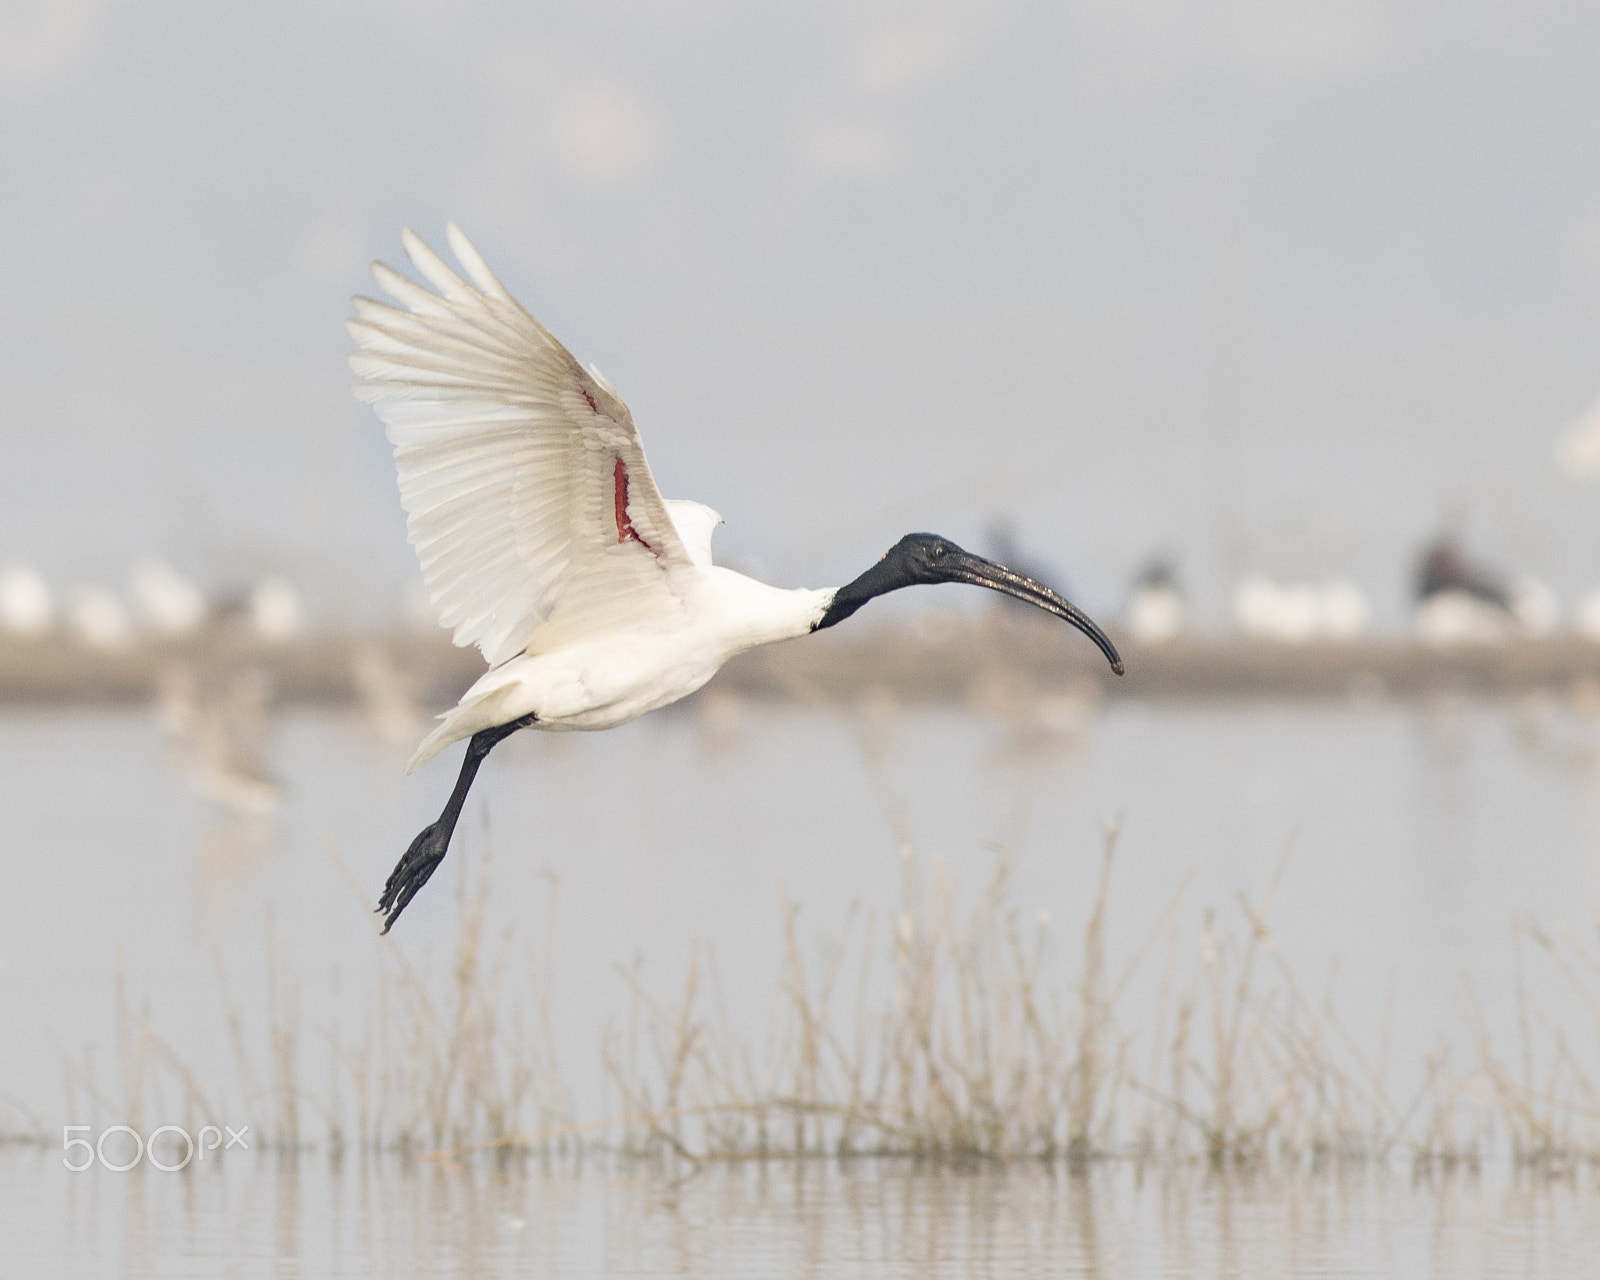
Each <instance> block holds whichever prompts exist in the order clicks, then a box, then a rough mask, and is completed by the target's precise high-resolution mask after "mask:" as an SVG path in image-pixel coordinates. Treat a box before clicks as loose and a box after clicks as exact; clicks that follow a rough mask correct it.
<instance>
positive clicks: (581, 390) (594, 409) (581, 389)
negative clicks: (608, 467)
mask: <svg viewBox="0 0 1600 1280" xmlns="http://www.w3.org/2000/svg"><path fill="white" fill-rule="evenodd" d="M578 394H579V395H580V396H582V397H583V398H584V400H585V401H587V402H588V405H589V412H590V413H599V412H600V409H599V407H598V406H597V405H596V404H595V402H594V397H593V396H592V395H590V394H589V388H588V387H586V386H584V385H583V384H582V383H579V384H578ZM617 463H618V465H619V466H620V465H621V463H622V459H621V458H618V459H617Z"/></svg>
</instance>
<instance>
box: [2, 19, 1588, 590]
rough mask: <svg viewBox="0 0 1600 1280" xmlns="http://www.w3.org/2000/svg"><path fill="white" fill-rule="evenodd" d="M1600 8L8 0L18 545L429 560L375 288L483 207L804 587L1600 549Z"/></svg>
mask: <svg viewBox="0 0 1600 1280" xmlns="http://www.w3.org/2000/svg"><path fill="white" fill-rule="evenodd" d="M1597 68H1600V6H1596V5H1595V4H1593V2H1592V0H1587V2H1584V3H1569V4H1540V3H1522V4H1517V5H1509V4H1507V5H1484V4H1474V3H1470V2H1467V3H1457V4H1451V5H1439V4H1412V3H1403V2H1402V3H1371V4H1368V3H1361V2H1360V0H1343V2H1341V3H1337V4H1325V5H1324V4H1307V3H1300V2H1298V0H1259V2H1256V0H1240V2H1236V3H1220V4H1219V3H1198V4H1197V3H1194V2H1193V0H1146V2H1143V3H1141V2H1140V0H1116V2H1114V3H1077V4H1073V3H1060V2H1057V3H1047V4H1022V3H1018V4H992V5H981V6H978V5H974V6H966V7H951V8H948V9H941V8H940V7H939V6H936V5H930V4H925V3H922V4H906V5H891V4H872V3H862V2H861V0H852V2H851V3H846V4H838V5H827V4H822V3H817V2H816V0H812V2H810V3H807V4H804V5H794V6H782V5H750V4H733V3H701V4H668V3H660V4H634V5H627V6H612V5H605V4H595V3H583V4H576V3H573V4H565V5H548V4H530V3H526V2H525V0H518V2H517V3H505V4H494V3H482V4H471V3H452V4H448V5H433V4H421V3H366V4H363V3H345V4H328V3H315V4H307V3H293V2H291V0H280V3H277V4H273V5H219V4H216V3H195V4H164V3H158V2H155V0H142V2H141V3H138V4H132V3H129V4H120V3H111V2H108V0H65V2H56V3H51V2H47V0H0V228H3V230H4V242H3V249H0V415H3V417H0V423H3V426H0V431H3V433H4V434H3V437H0V438H3V441H4V455H3V467H0V560H3V559H6V558H12V557H17V558H22V559H26V560H29V561H32V562H34V563H36V564H38V565H40V566H41V567H42V568H44V569H45V570H46V572H47V573H49V574H50V576H51V577H52V578H53V579H55V580H56V581H58V582H60V583H62V584H68V583H71V582H76V581H88V580H99V581H103V582H106V583H108V584H111V585H119V584H120V583H121V582H122V581H123V579H124V578H125V575H126V569H127V565H128V563H129V562H130V561H131V560H132V559H133V558H135V557H137V556H139V555H143V554H148V553H156V554H162V555H165V556H167V557H169V558H171V559H172V560H173V561H174V562H175V563H176V564H178V565H179V566H180V567H182V568H184V569H185V570H187V571H189V572H191V573H193V574H195V575H196V576H199V577H201V578H203V579H205V580H206V581H207V582H210V583H223V582H226V581H228V580H230V579H233V578H236V577H238V576H240V575H243V574H245V573H251V572H256V571H259V570H261V569H264V568H277V569H287V570H289V571H291V572H293V573H295V574H297V575H299V576H300V577H302V578H303V579H304V580H305V581H306V582H307V583H308V584H310V586H311V587H312V588H313V590H314V591H315V592H316V593H317V596H318V598H319V599H320V600H322V602H323V604H324V607H325V608H330V609H344V610H347V611H350V612H356V611H361V610H378V611H382V610H385V609H389V608H391V607H392V606H391V604H390V602H391V601H393V600H394V599H396V598H397V597H398V596H399V594H400V593H401V591H402V590H403V589H404V588H405V587H406V586H407V585H408V584H410V583H412V582H414V581H415V580H416V577H417V574H416V570H415V567H414V564H413V562H412V560H411V558H410V552H409V549H408V548H407V546H406V545H405V541H404V528H403V522H402V518H401V514H400V510H399V503H398V499H397V496H396V493H395V490H394V481H393V473H392V469H391V466H390V463H389V460H388V457H387V446H386V445H385V444H384V442H383V439H382V433H381V430H380V428H379V425H378V423H377V421H376V419H375V418H374V417H373V416H372V415H371V414H370V412H369V411H368V410H366V409H364V408H363V407H361V406H360V405H358V404H357V403H356V402H355V401H354V399H353V398H352V397H351V395H350V392H349V383H350V378H349V374H348V372H347V369H346V366H345V356H346V353H347V351H348V349H349V342H348V339H347V337H346V335H345V333H344V331H343V329H342V327H341V326H342V321H343V318H344V317H345V315H346V314H347V312H348V301H347V300H348V297H349V295H350V294H351V293H354V292H370V291H372V289H373V287H374V286H373V285H372V284H371V282H370V278H369V277H368V275H367V270H366V266H367V263H368V262H369V261H370V260H371V259H372V258H374V257H384V258H387V259H389V260H390V261H394V262H396V263H397V264H398V262H399V260H400V256H401V255H400V249H399V231H400V228H401V227H402V226H404V225H411V226H413V227H415V228H416V229H417V230H418V231H419V232H420V233H422V234H423V235H424V236H425V237H427V238H429V239H431V240H433V241H435V242H436V243H441V244H442V239H443V227H444V224H445V222H446V220H448V219H454V220H455V221H457V222H459V223H460V224H461V226H462V227H463V229H465V230H466V231H467V233H468V235H469V236H471V237H472V238H473V239H474V240H475V241H476V243H477V244H478V247H479V248H480V249H481V250H482V251H483V253H484V254H485V256H486V257H487V258H488V260H489V262H490V263H491V265H492V266H493V267H494V268H495V269H496V270H497V272H498V273H499V274H500V275H501V277H502V279H504V280H505V281H506V283H507V284H508V285H509V286H510V287H511V288H512V290H513V291H514V292H515V293H516V294H517V295H518V296H519V297H520V298H521V299H522V301H523V302H524V303H525V304H526V305H527V306H528V307H529V309H530V310H532V311H533V312H534V313H535V314H536V315H538V316H539V317H540V318H541V319H542V320H544V321H545V322H546V323H547V324H548V325H549V326H550V327H551V328H552V329H553V330H554V331H555V332H556V333H557V335H558V336H560V337H561V338H562V339H563V340H564V341H566V342H567V344H568V345H569V346H570V347H571V348H572V349H573V351H574V352H575V353H576V354H577V355H578V356H579V358H580V359H583V360H585V361H594V362H596V363H597V364H599V366H600V367H601V368H602V369H603V370H604V371H605V373H606V374H607V375H608V376H609V377H610V378H611V380H612V381H613V382H614V383H616V385H617V386H618V387H619V388H620V390H621V391H622V393H623V395H624V396H625V398H626V399H627V400H628V401H629V403H630V405H631V406H632V408H633V411H634V415H635V418H636V420H637V421H638V422H639V424H640V427H641V429H642V431H643V433H644V437H645V443H646V447H647V449H648V450H649V454H650V458H651V462H652V465H653V467H654V470H655V472H656V476H657V479H658V480H659V481H660V483H661V487H662V489H663V491H664V492H665V493H667V495H668V496H674V497H693V498H697V499H700V500H702V501H705V502H708V503H710V504H711V505H712V506H714V507H716V508H718V509H719V510H720V511H721V512H722V513H723V514H724V516H725V517H726V518H727V521H728V523H727V525H726V526H725V527H724V528H723V529H722V530H721V531H720V532H719V534H718V540H719V542H718V547H719V554H723V555H725V556H728V557H736V558H737V559H738V560H740V561H741V562H742V563H744V564H748V565H757V566H760V568H761V570H762V571H763V572H764V573H766V574H767V575H769V576H771V577H772V578H773V579H774V580H776V581H779V582H781V583H782V584H784V585H825V584H827V583H829V582H834V581H839V580H842V579H844V578H847V577H849V576H852V575H853V574H854V573H855V572H857V571H859V570H860V569H861V568H863V567H865V565H866V564H867V563H869V562H870V560H871V559H872V558H873V557H875V556H876V555H878V554H879V553H880V552H881V551H882V550H883V548H884V547H885V546H887V545H888V543H889V542H890V541H892V540H893V538H895V537H896V536H898V535H899V534H900V533H902V532H905V531H907V530H908V529H932V530H934V531H936V532H941V533H945V534H948V535H950V536H952V537H955V538H957V539H958V540H965V541H969V542H973V543H977V544H980V545H981V542H982V539H983V536H984V529H985V528H986V526H987V525H988V524H989V523H990V522H991V521H993V520H995V519H997V518H1009V519H1010V520H1011V521H1012V522H1013V524H1014V526H1015V530H1016V535H1017V539H1018V541H1019V543H1020V544H1021V545H1022V546H1023V547H1024V548H1026V549H1027V550H1028V551H1029V552H1030V553H1031V556H1032V558H1033V559H1035V560H1037V561H1041V562H1044V563H1047V564H1050V565H1052V566H1054V567H1055V568H1056V569H1057V571H1058V572H1059V573H1060V574H1061V575H1062V576H1063V577H1064V578H1065V579H1066V580H1067V581H1068V582H1069V583H1070V584H1072V586H1073V587H1074V589H1075V590H1076V591H1077V593H1078V594H1079V595H1080V596H1081V597H1082V599H1083V602H1084V603H1086V604H1087V605H1089V606H1091V607H1093V608H1099V609H1102V610H1104V609H1110V608H1114V607H1115V605H1116V603H1117V601H1118V600H1119V598H1120V596H1121V593H1122V591H1123V589H1124V585H1125V583H1126V580H1127V577H1128V576H1129V574H1130V573H1132V572H1133V570H1134V569H1135V568H1136V567H1137V566H1138V564H1139V562H1140V561H1142V560H1143V559H1144V558H1145V557H1146V556H1148V555H1149V554H1151V553H1152V552H1156V551H1168V552H1171V553H1173V554H1175V555H1176V556H1177V558H1178V560H1179V563H1180V567H1181V569H1182V570H1183V572H1184V573H1185V575H1186V576H1187V577H1188V579H1189V580H1190V581H1191V582H1192V583H1193V584H1194V585H1195V587H1196V589H1197V591H1198V592H1199V593H1200V595H1201V600H1202V604H1203V605H1205V606H1208V610H1209V611H1211V612H1213V613H1220V601H1221V600H1222V598H1223V594H1222V592H1221V590H1220V583H1221V582H1222V580H1223V579H1224V578H1226V577H1229V576H1231V575H1233V574H1236V573H1238V572H1242V571H1244V570H1247V569H1257V570H1262V571H1266V572H1270V573H1276V574H1285V575H1287V574H1316V575H1326V574H1332V573H1342V574H1346V575H1349V576H1352V577H1354V578H1355V579H1356V580H1357V581H1358V582H1359V583H1360V584H1361V585H1362V586H1363V587H1364V588H1365V589H1366V590H1367V591H1368V592H1369V593H1370V594H1371V596H1372V597H1373V599H1374V602H1375V604H1376V606H1377V607H1378V609H1379V613H1380V618H1382V619H1387V620H1391V621H1392V620H1393V619H1395V618H1396V617H1398V610H1399V602H1400V596H1401V590H1402V587H1403V584H1404V581H1405V578H1406V577H1407V575H1408V573H1409V563H1410V559H1411V557H1412V555H1413V553H1414V550H1415V547H1416V545H1417V543H1418V541H1419V540H1420V539H1422V538H1423V537H1425V536H1427V535H1428V534H1430V533H1431V532H1433V531H1434V530H1436V529H1437V528H1438V527H1440V525H1441V523H1443V522H1454V523H1455V524H1456V525H1457V526H1458V527H1461V528H1463V529H1464V530H1465V531H1466V533H1467V535H1468V538H1469V541H1470V543H1471V544H1472V545H1473V546H1475V547H1476V548H1478V549H1479V550H1480V551H1481V552H1482V553H1483V554H1484V555H1486V556H1488V557H1489V558H1491V559H1494V560H1498V561H1500V562H1501V563H1505V564H1508V565H1516V566H1518V567H1520V568H1523V569H1525V570H1528V571H1531V572H1533V573H1536V574H1538V575H1540V576H1542V577H1545V578H1547V579H1548V580H1550V581H1551V582H1552V583H1553V584H1554V585H1555V586H1556V587H1557V588H1558V590H1559V591H1561V593H1562V594H1563V596H1564V597H1566V599H1567V601H1568V603H1569V604H1570V602H1571V601H1572V599H1573V597H1574V596H1575V595H1576V594H1577V593H1579V592H1580V591H1582V590H1586V589H1587V588H1589V587H1591V586H1596V585H1600V486H1594V485H1590V486H1584V485H1581V484H1578V483H1575V482H1573V481H1571V480H1569V479H1566V478H1565V477H1563V475H1562V474H1561V473H1560V471H1559V470H1558V469H1557V467H1556V464H1555V453H1554V443H1555V440H1556V438H1557V437H1558V436H1559V434H1560V433H1561V431H1562V430H1563V428H1564V427H1566V426H1567V425H1568V424H1569V423H1571V422H1572V421H1574V420H1576V419H1578V418H1579V417H1581V416H1582V415H1583V414H1585V413H1586V412H1587V411H1589V409H1590V408H1591V407H1592V406H1593V405H1594V403H1595V401H1596V398H1597V397H1600V72H1597V70H1596V69H1597Z"/></svg>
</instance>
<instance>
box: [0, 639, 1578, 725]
mask: <svg viewBox="0 0 1600 1280" xmlns="http://www.w3.org/2000/svg"><path fill="white" fill-rule="evenodd" d="M1113 635H1114V637H1115V639H1116V641H1117V644H1118V645H1119V647H1120V648H1121V649H1122V652H1123V656H1124V657H1125V658H1126V660H1127V668H1128V674H1127V675H1126V676H1125V677H1123V678H1121V679H1118V678H1117V677H1116V676H1114V675H1112V674H1111V672H1110V671H1109V670H1108V669H1107V668H1106V665H1105V663H1104V661H1103V659H1101V657H1100V655H1099V654H1098V653H1097V652H1095V651H1094V650H1093V649H1092V648H1090V647H1089V646H1088V645H1086V644H1085V643H1084V642H1083V640H1082V637H1080V636H1078V635H1077V633H1076V632H1072V631H1070V630H1068V629H1065V628H1061V627H1058V626H1052V625H1051V624H1050V623H1048V622H1043V623H1042V624H1041V623H1039V622H1036V621H1035V620H1033V619H1020V620H1019V619H1015V618H1011V617H1007V616H1004V615H989V616H981V617H978V618H946V617H937V616H934V617H929V618H925V619H922V620H919V621H916V622H912V623H909V624H903V625H892V626H879V627H869V628H867V629H865V630H858V631H857V632H856V633H855V634H854V635H853V636H850V637H844V636H827V637H823V636H817V637H808V638H805V639H802V640H799V641H793V642H790V643H787V644H782V645H776V646H773V647H771V648H769V649H765V650H756V651H754V652H752V653H748V654H745V655H743V656H742V657H740V658H736V659H735V660H734V661H733V662H731V663H729V664H728V666H727V667H726V668H725V669H724V670H723V671H722V673H721V674H720V675H718V676H717V678H716V679H715V680H713V681H712V683H711V684H710V685H709V686H708V687H707V691H706V692H707V693H711V694H722V695H732V696H737V697H745V698H751V699H756V700H761V701H799V702H836V701H856V700H860V699H863V698H868V697H877V698H881V697H888V698H890V699H892V700H893V701H895V702H898V703H934V704H945V705H961V706H971V707H975V708H978V709H985V710H999V711H1004V710H1005V709H1006V708H1007V707H1015V706H1020V705H1023V704H1027V703H1031V702H1036V701H1038V700H1039V699H1041V698H1043V699H1050V698H1058V699H1059V698H1067V699H1072V700H1074V701H1081V702H1089V703H1092V702H1095V701H1099V700H1101V699H1105V698H1110V699H1117V700H1123V699H1129V700H1141V701H1174V702H1183V701H1198V702H1234V701H1289V702H1294V701H1311V702H1329V701H1332V702H1341V703H1348V702H1356V703H1364V702H1378V701H1386V700H1400V701H1404V700H1412V699H1417V698H1428V697H1436V696H1452V695H1454V696H1464V697H1470V698H1490V699H1493V698H1507V697H1520V696H1525V695H1528V694H1534V693H1542V694H1549V695H1557V696H1563V697H1572V698H1574V699H1575V700H1576V701H1577V703H1578V704H1579V705H1580V706H1581V707H1584V708H1587V709H1592V710H1593V711H1595V712H1596V713H1597V714H1600V643H1596V642H1594V641H1589V640H1584V639H1580V638H1576V637H1570V636H1563V637H1555V638H1550V639H1542V640H1506V641H1504V642H1501V643H1476V644H1468V643H1463V644H1458V645H1453V646H1448V647H1434V646H1429V645H1424V644H1422V643H1419V642H1417V641H1415V640H1412V639H1409V638H1397V637H1384V638H1370V639H1363V640H1356V641H1351V642H1348V643H1330V642H1323V643H1316V644H1287V643H1274V642H1269V641H1262V640H1249V639H1243V638H1239V637H1225V636H1211V637H1196V638H1193V639H1186V640H1175V641H1171V642H1168V643H1165V644H1160V645H1140V644H1137V643H1135V642H1133V641H1132V640H1131V639H1129V638H1128V637H1126V636H1121V635H1116V634H1115V633H1113ZM175 671H178V672H184V673H186V674H189V675H192V676H196V677H198V678H200V679H202V680H208V679H216V678H219V677H226V676H227V675H228V674H229V673H238V672H245V671H251V672H260V673H261V674H262V675H264V676H265V677H266V679H267V681H268V685H269V688H270V700H271V702H273V703H274V704H279V705H282V704H296V705H305V704H312V705H327V706H342V705H351V706H354V705H360V704H361V703H363V702H364V701H366V700H368V699H369V698H370V697H372V696H373V695H372V689H373V681H374V679H376V680H378V681H379V682H382V681H385V680H387V681H389V682H391V683H392V684H393V686H394V692H396V693H398V694H401V695H403V696H404V697H405V698H407V699H408V700H410V701H413V702H414V703H415V704H416V705H417V706H419V707H421V708H434V707H442V706H448V705H450V704H451V703H453V702H454V701H455V700H456V699H457V698H458V697H459V696H460V695H461V693H462V691H463V690H465V689H466V687H467V686H468V685H469V684H470V683H471V682H472V681H473V680H474V679H476V678H477V676H478V675H479V674H481V672H482V671H483V663H482V660H481V659H480V658H479V656H478V653H477V651H476V650H475V649H457V648H455V647H454V646H452V645H451V644H450V643H449V641H448V639H447V638H446V637H445V636H444V634H443V633H442V632H441V633H440V634H439V635H438V637H433V636H429V635H422V634H416V633H410V634H406V633H400V634H366V635H354V634H334V633H322V634H316V635H311V636H308V637H306V638H304V639H302V640H298V641H295V642H292V643H287V644H277V645H269V644H264V643H261V642H260V641H257V640H254V639H253V638H251V637H249V636H247V635H245V634H243V633H242V632H241V631H240V630H239V629H237V628H229V627H216V628H212V629H210V630H207V631H204V632H201V633H199V634H197V635H195V636H193V637H189V638H186V639H184V640H181V641H170V642H155V641H150V642H146V643H142V644H137V645H134V646H132V647H130V648H126V649H122V650H116V651H111V652H106V651H98V650H93V649H88V648H84V647H81V646H78V645H75V644H72V643H70V642H68V641H66V640H64V639H60V638H51V639H47V640H19V639H13V638H0V706H10V707H21V706H29V705H33V706H60V705H72V704H80V705H117V704H123V705H128V704H142V703H147V702H150V701H152V700H153V699H154V698H155V697H156V696H157V692H158V690H159V688H160V684H161V681H162V680H163V679H164V678H167V677H168V676H169V675H170V674H171V673H173V672H175ZM374 673H376V674H374ZM702 696H703V695H702Z"/></svg>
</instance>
